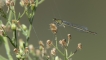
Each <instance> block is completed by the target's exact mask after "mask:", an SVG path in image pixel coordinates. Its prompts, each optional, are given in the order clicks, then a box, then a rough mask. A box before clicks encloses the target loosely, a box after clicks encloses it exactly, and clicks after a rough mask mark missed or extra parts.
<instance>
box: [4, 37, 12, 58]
mask: <svg viewBox="0 0 106 60" xmlns="http://www.w3.org/2000/svg"><path fill="white" fill-rule="evenodd" d="M3 39H4V42H5V44H4V45H5V49H6V52H7V56H8V58H9V60H13V57H12V56H11V54H10V47H9V44H8V40H7V37H3Z"/></svg>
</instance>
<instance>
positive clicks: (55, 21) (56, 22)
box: [53, 18, 97, 35]
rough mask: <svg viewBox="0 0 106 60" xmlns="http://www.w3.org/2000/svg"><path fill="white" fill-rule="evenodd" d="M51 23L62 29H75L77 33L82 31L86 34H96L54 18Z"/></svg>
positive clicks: (83, 27)
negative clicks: (66, 27) (67, 27)
mask: <svg viewBox="0 0 106 60" xmlns="http://www.w3.org/2000/svg"><path fill="white" fill-rule="evenodd" d="M53 21H54V23H55V24H56V25H57V26H62V27H64V28H65V26H70V27H72V28H74V29H77V30H79V31H83V32H86V33H90V34H94V35H96V34H97V33H96V32H92V31H90V30H88V28H87V27H85V26H80V25H76V24H73V23H70V22H67V21H64V20H61V19H56V18H54V19H53Z"/></svg>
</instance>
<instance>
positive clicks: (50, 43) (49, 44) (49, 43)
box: [46, 40, 52, 48]
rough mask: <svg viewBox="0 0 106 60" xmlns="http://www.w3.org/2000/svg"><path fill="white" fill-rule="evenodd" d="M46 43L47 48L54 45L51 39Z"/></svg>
mask: <svg viewBox="0 0 106 60" xmlns="http://www.w3.org/2000/svg"><path fill="white" fill-rule="evenodd" d="M46 44H47V48H50V46H51V45H52V41H51V40H47V41H46Z"/></svg>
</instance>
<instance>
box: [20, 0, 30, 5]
mask: <svg viewBox="0 0 106 60" xmlns="http://www.w3.org/2000/svg"><path fill="white" fill-rule="evenodd" d="M20 5H21V6H28V5H29V0H21V1H20Z"/></svg>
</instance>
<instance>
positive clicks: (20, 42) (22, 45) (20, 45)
mask: <svg viewBox="0 0 106 60" xmlns="http://www.w3.org/2000/svg"><path fill="white" fill-rule="evenodd" d="M19 48H20V49H23V48H24V41H23V40H22V39H19Z"/></svg>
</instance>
